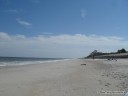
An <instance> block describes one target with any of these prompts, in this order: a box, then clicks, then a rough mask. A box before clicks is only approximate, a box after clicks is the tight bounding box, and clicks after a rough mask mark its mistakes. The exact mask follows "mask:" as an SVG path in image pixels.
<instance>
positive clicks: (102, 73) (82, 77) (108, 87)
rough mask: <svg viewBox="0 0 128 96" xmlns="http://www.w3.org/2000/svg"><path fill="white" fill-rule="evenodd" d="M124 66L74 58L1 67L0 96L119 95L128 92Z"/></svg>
mask: <svg viewBox="0 0 128 96" xmlns="http://www.w3.org/2000/svg"><path fill="white" fill-rule="evenodd" d="M127 63H128V61H127V60H118V61H107V60H103V59H102V60H101V59H100V60H98V59H97V60H89V59H73V60H67V61H58V62H49V63H45V64H33V65H30V66H29V65H25V66H20V67H19V66H18V67H12V68H3V69H0V77H1V79H0V96H110V95H111V96H122V95H123V94H124V93H121V92H126V91H127V90H128V88H127V86H128V81H127V80H128V70H127V68H128V64H127ZM105 92H106V93H105ZM107 92H108V93H107ZM112 92H113V93H112ZM114 92H120V94H119V93H114Z"/></svg>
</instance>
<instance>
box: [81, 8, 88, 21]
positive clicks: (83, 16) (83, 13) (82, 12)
mask: <svg viewBox="0 0 128 96" xmlns="http://www.w3.org/2000/svg"><path fill="white" fill-rule="evenodd" d="M86 15H87V11H86V10H85V9H81V17H82V18H83V19H85V17H86Z"/></svg>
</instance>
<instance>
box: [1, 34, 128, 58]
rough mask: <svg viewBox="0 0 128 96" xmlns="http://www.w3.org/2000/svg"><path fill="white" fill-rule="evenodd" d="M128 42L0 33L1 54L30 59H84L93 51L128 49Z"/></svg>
mask: <svg viewBox="0 0 128 96" xmlns="http://www.w3.org/2000/svg"><path fill="white" fill-rule="evenodd" d="M127 44H128V41H127V40H125V39H124V38H121V37H116V36H97V35H90V36H87V35H84V34H74V35H68V34H62V35H55V36H45V35H38V36H35V37H26V36H24V35H9V34H7V33H5V32H0V54H1V55H6V56H29V57H83V56H86V55H88V54H89V53H90V52H91V51H93V50H95V49H97V50H99V51H113V50H114V51H115V50H117V49H120V48H126V50H127V48H128V45H127Z"/></svg>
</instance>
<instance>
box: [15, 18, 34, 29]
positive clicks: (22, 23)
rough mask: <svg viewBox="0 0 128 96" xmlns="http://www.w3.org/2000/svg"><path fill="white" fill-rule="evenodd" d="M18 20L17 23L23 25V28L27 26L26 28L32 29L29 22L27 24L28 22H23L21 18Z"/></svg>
mask: <svg viewBox="0 0 128 96" xmlns="http://www.w3.org/2000/svg"><path fill="white" fill-rule="evenodd" d="M16 20H17V22H18V23H19V24H21V25H23V26H26V27H31V26H32V24H31V23H29V22H27V21H24V20H21V19H19V18H17V19H16Z"/></svg>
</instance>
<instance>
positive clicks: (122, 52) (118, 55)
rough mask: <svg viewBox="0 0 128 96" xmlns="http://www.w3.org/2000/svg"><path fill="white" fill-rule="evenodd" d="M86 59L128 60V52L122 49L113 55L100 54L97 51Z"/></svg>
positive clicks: (112, 53)
mask: <svg viewBox="0 0 128 96" xmlns="http://www.w3.org/2000/svg"><path fill="white" fill-rule="evenodd" d="M85 58H92V59H95V58H96V59H108V58H128V52H127V51H126V50H125V49H124V48H122V49H120V50H117V52H111V53H103V52H98V51H97V50H94V51H93V52H91V53H90V55H88V56H87V57H85Z"/></svg>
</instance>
